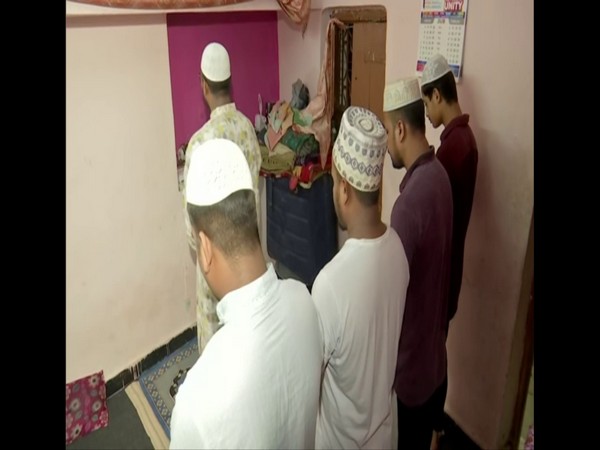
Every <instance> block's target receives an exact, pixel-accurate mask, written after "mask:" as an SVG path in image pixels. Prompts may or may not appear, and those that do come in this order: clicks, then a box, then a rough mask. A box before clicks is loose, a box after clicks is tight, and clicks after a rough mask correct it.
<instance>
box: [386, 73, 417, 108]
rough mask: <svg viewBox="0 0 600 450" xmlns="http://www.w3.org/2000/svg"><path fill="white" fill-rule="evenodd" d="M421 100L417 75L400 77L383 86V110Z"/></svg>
mask: <svg viewBox="0 0 600 450" xmlns="http://www.w3.org/2000/svg"><path fill="white" fill-rule="evenodd" d="M417 100H421V89H420V88H419V80H418V78H417V77H408V78H402V79H400V80H397V81H394V82H392V83H390V84H387V85H386V86H385V89H384V91H383V111H385V112H388V111H393V110H395V109H398V108H402V107H403V106H406V105H410V104H411V103H413V102H416V101H417Z"/></svg>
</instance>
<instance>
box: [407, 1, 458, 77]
mask: <svg viewBox="0 0 600 450" xmlns="http://www.w3.org/2000/svg"><path fill="white" fill-rule="evenodd" d="M467 5H468V0H423V3H422V8H421V23H420V26H419V48H418V55H417V76H420V75H421V73H422V72H423V68H424V67H425V63H426V62H427V60H428V59H429V58H430V57H432V56H433V55H435V54H437V53H440V54H442V55H444V57H445V58H446V60H447V61H448V65H449V66H450V68H451V69H452V72H453V73H454V77H455V78H456V79H459V78H460V76H461V75H462V57H463V48H464V43H465V27H466V22H467Z"/></svg>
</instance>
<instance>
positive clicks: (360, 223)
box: [348, 205, 387, 239]
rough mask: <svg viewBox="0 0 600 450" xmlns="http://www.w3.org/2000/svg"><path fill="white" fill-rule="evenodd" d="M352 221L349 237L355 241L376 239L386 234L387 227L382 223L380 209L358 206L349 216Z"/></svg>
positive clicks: (350, 222)
mask: <svg viewBox="0 0 600 450" xmlns="http://www.w3.org/2000/svg"><path fill="white" fill-rule="evenodd" d="M349 215H350V216H351V217H352V219H351V220H349V221H348V237H350V238H354V239H376V238H378V237H380V236H382V235H383V233H385V230H386V229H387V227H386V225H385V224H384V223H383V222H382V221H381V215H380V213H379V207H378V206H377V205H372V206H362V205H360V206H357V208H356V210H355V211H353V212H352V213H351V214H349Z"/></svg>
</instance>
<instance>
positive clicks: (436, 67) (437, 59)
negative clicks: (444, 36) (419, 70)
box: [421, 53, 452, 86]
mask: <svg viewBox="0 0 600 450" xmlns="http://www.w3.org/2000/svg"><path fill="white" fill-rule="evenodd" d="M448 72H452V69H450V66H449V65H448V61H446V58H444V56H442V55H440V54H439V53H438V54H437V55H433V56H432V57H431V58H429V61H427V64H425V67H424V68H423V74H422V78H421V86H423V85H424V84H427V83H431V82H432V81H435V80H437V79H439V78H442V77H443V76H444V75H446V74H447V73H448Z"/></svg>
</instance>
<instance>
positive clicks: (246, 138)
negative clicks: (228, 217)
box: [182, 103, 262, 353]
mask: <svg viewBox="0 0 600 450" xmlns="http://www.w3.org/2000/svg"><path fill="white" fill-rule="evenodd" d="M214 138H224V139H229V140H231V141H233V142H235V143H236V144H237V145H239V147H240V148H241V149H242V151H243V152H244V155H245V156H246V160H247V161H248V165H249V166H250V172H251V173H252V185H253V186H254V195H255V198H256V212H257V215H258V223H259V227H260V199H259V196H258V180H259V171H260V165H261V162H262V157H261V154H260V147H259V145H258V139H257V138H256V132H255V131H254V127H253V126H252V123H251V122H250V120H248V118H247V117H246V116H244V114H242V113H241V112H240V111H238V110H237V109H236V107H235V103H228V104H226V105H223V106H219V107H217V108H215V109H214V110H213V111H212V112H211V114H210V120H209V121H208V122H206V123H205V124H204V126H203V127H202V128H200V130H198V131H197V132H196V133H194V135H193V136H192V138H191V139H190V141H189V143H188V146H187V151H186V153H185V167H184V169H183V180H184V186H185V181H186V180H187V173H188V168H189V166H190V161H191V157H192V153H193V152H194V150H195V148H196V146H198V145H199V144H201V143H203V142H206V141H208V140H210V139H214ZM182 192H183V208H184V217H185V225H186V231H187V238H188V242H189V244H190V247H191V248H192V249H193V250H194V251H197V247H196V236H195V235H194V232H193V229H192V226H191V224H190V218H189V216H188V213H187V201H186V198H185V188H184V189H183V190H182ZM196 300H197V304H196V319H197V323H198V349H199V350H200V353H202V351H203V350H204V347H206V344H207V343H208V341H209V340H210V338H211V337H212V336H213V334H214V333H215V332H216V331H217V330H218V329H219V319H218V318H217V313H216V305H217V299H216V298H215V296H214V295H213V293H212V292H211V291H210V288H209V287H208V285H207V284H206V280H205V279H204V276H203V275H202V272H201V270H200V266H199V265H198V260H197V259H196Z"/></svg>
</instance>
